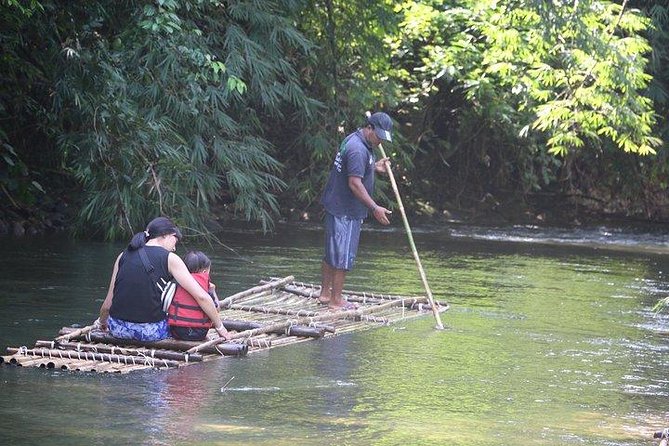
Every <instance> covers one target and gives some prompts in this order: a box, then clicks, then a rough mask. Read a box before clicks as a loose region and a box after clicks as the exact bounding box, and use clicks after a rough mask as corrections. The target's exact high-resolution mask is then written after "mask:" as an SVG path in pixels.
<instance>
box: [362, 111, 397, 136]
mask: <svg viewBox="0 0 669 446" xmlns="http://www.w3.org/2000/svg"><path fill="white" fill-rule="evenodd" d="M367 122H368V123H369V124H370V125H371V126H372V128H373V129H374V133H376V136H378V137H379V139H382V140H384V141H388V142H392V141H393V137H392V134H391V132H392V131H393V121H392V120H391V119H390V116H388V115H387V114H385V113H383V112H376V113H374V114H373V115H371V116H370V117H369V118H367Z"/></svg>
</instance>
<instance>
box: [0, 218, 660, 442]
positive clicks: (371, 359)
mask: <svg viewBox="0 0 669 446" xmlns="http://www.w3.org/2000/svg"><path fill="white" fill-rule="evenodd" d="M368 228H370V229H372V230H370V229H367V230H365V231H364V233H363V235H362V241H361V249H360V253H359V261H358V265H357V266H356V269H355V270H354V271H353V272H352V273H351V274H350V275H349V277H348V280H347V288H351V289H364V290H378V291H387V292H391V293H393V294H418V293H420V292H421V288H422V287H421V283H420V280H419V276H418V274H417V272H416V269H415V266H414V264H413V259H412V257H411V252H410V251H409V249H408V247H407V244H406V242H405V236H404V234H403V232H402V230H401V229H400V228H390V229H383V230H381V229H378V227H376V226H375V225H373V224H370V225H368ZM321 234H322V232H321V229H320V228H319V227H318V226H315V225H314V226H307V225H294V226H282V227H279V228H278V229H277V232H276V233H275V234H274V235H272V236H264V235H262V234H260V233H258V232H255V231H251V230H243V229H230V230H229V231H226V232H225V233H223V234H221V240H222V241H223V242H224V243H225V244H226V245H227V248H226V247H222V246H217V247H214V248H212V247H209V246H206V245H196V244H193V243H191V244H187V246H182V247H180V248H179V253H181V254H183V253H185V252H186V250H187V249H194V248H195V249H202V250H204V251H205V252H207V253H208V254H210V257H211V258H212V260H213V278H214V280H215V282H217V285H218V291H219V295H220V296H226V295H229V294H232V293H235V292H237V291H240V290H242V289H244V288H247V287H249V286H252V285H254V284H256V283H257V281H258V280H260V279H262V278H266V277H268V276H286V275H289V274H293V275H295V276H296V278H297V279H298V280H301V281H307V282H317V281H318V280H319V271H320V260H319V259H320V256H321ZM414 235H415V238H416V243H417V246H418V249H419V251H420V253H421V257H422V260H423V263H424V266H425V269H426V271H427V275H428V279H429V281H430V285H431V287H432V289H433V292H434V295H435V298H437V299H439V300H444V301H448V302H449V303H450V304H451V309H450V311H448V312H447V313H444V314H442V319H443V322H444V325H445V326H446V330H444V331H436V330H434V329H433V327H434V320H433V319H432V316H431V315H426V316H425V317H423V318H419V319H414V320H411V321H406V322H403V323H400V324H397V325H393V326H389V327H379V328H375V329H372V330H368V331H363V332H358V333H354V334H347V335H342V336H338V337H335V338H331V339H325V340H319V341H314V342H306V343H301V344H298V345H294V346H286V347H282V348H276V349H272V350H270V351H268V352H263V353H259V354H254V355H250V356H248V357H246V358H241V359H239V358H226V359H222V360H220V361H213V362H209V363H206V364H198V365H193V366H190V367H186V368H183V369H179V370H171V371H162V372H156V371H146V372H136V373H131V374H129V375H102V374H101V375H98V374H88V373H80V372H67V371H60V370H44V369H34V368H19V367H8V366H5V367H0V432H1V433H2V440H1V441H2V443H3V444H11V445H34V444H39V445H42V446H46V445H63V444H73V445H74V444H87V445H107V444H112V443H117V444H145V445H205V444H206V445H248V444H253V445H291V446H294V445H311V444H318V445H335V444H336V445H369V444H373V445H404V444H407V445H482V444H495V445H516V446H517V445H579V446H580V445H608V446H613V445H638V446H641V445H651V444H657V442H656V441H655V440H653V439H652V434H653V432H654V431H656V430H661V429H662V428H664V427H669V415H668V414H669V398H667V396H669V383H668V379H667V370H668V368H669V356H667V354H666V353H667V350H668V349H669V342H668V341H669V336H667V334H666V331H667V330H668V329H669V319H668V318H667V317H666V316H661V315H656V314H655V313H654V312H653V311H652V307H653V305H654V304H655V303H656V302H657V301H658V300H659V299H661V298H663V297H665V296H667V295H669V278H668V272H669V255H668V254H669V247H668V245H667V237H666V233H665V232H664V231H663V229H661V228H660V229H626V228H622V229H621V228H609V227H593V228H585V229H582V228H581V229H548V230H547V229H540V228H535V227H509V228H480V227H462V226H455V225H454V226H442V227H424V228H420V229H419V230H416V231H415V234H414ZM122 248H123V244H110V243H94V242H85V241H73V240H69V239H67V238H64V237H61V236H48V237H45V238H43V239H26V240H15V239H3V240H0V253H1V254H2V255H1V256H0V290H2V291H0V348H3V349H4V348H5V347H6V346H21V345H29V346H31V345H33V343H34V341H35V340H36V339H51V338H53V336H54V335H55V334H56V332H57V331H58V329H59V328H60V327H62V326H65V325H70V324H72V323H79V324H82V325H83V324H88V323H90V322H91V321H93V320H94V319H95V317H96V316H97V311H98V308H99V306H100V304H101V302H102V299H103V297H104V294H105V291H106V287H107V284H108V281H109V275H110V270H111V265H112V263H113V261H114V258H115V256H116V255H117V254H118V253H119V252H120V250H121V249H122ZM228 248H232V249H234V252H233V251H231V250H229V249H228Z"/></svg>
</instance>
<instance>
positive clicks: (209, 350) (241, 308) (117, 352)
mask: <svg viewBox="0 0 669 446" xmlns="http://www.w3.org/2000/svg"><path fill="white" fill-rule="evenodd" d="M319 294H320V286H319V285H315V284H308V283H304V282H296V281H295V280H294V277H293V276H287V277H284V278H271V279H270V280H261V281H260V283H259V285H257V286H255V287H252V288H249V289H247V290H244V291H241V292H239V293H236V294H233V295H231V296H229V297H226V298H225V299H223V300H222V303H223V304H224V305H222V307H221V308H222V313H221V317H222V318H223V323H224V325H225V326H226V328H227V329H228V330H229V331H230V332H231V334H232V339H231V340H228V341H224V340H223V339H222V338H218V335H217V334H216V333H215V331H214V330H210V331H209V334H208V335H207V340H206V341H204V342H195V341H181V340H176V339H172V338H168V339H165V340H162V341H156V342H142V341H133V340H123V339H117V338H114V337H113V336H111V335H110V334H109V333H107V332H104V331H101V330H99V329H96V328H95V327H93V326H92V325H89V326H85V327H78V328H74V327H63V328H62V329H61V330H60V331H59V333H58V334H57V336H56V337H54V339H53V340H50V341H47V340H37V341H35V345H34V347H30V348H29V347H26V346H22V347H8V348H7V352H8V354H7V355H5V356H0V365H16V366H23V367H40V368H45V369H60V370H70V371H81V372H95V373H129V372H132V371H137V370H147V369H158V370H166V369H174V368H179V367H184V366H188V365H191V364H193V363H199V362H206V361H211V360H215V359H219V358H221V357H225V356H236V357H239V356H245V355H247V354H253V353H256V352H260V351H265V350H268V349H271V348H275V347H280V346H285V345H292V344H296V343H300V342H305V341H309V340H314V339H321V338H327V337H332V336H336V335H339V334H344V333H350V332H355V331H361V330H365V329H370V328H373V327H378V326H384V325H390V324H393V323H396V322H399V321H404V320H408V319H412V318H415V317H420V316H425V315H428V314H430V313H429V312H430V311H432V308H431V306H430V305H429V304H428V300H427V299H426V297H424V296H399V295H391V294H386V293H378V292H360V291H346V292H345V293H344V298H345V299H346V300H348V301H349V302H355V303H356V304H357V306H358V307H357V308H356V309H354V310H338V311H335V310H330V309H329V308H328V307H327V306H324V305H322V304H320V303H319V301H318V296H319ZM436 304H437V306H438V308H439V311H440V312H444V311H447V310H448V309H449V308H450V307H449V305H448V304H447V303H444V302H436Z"/></svg>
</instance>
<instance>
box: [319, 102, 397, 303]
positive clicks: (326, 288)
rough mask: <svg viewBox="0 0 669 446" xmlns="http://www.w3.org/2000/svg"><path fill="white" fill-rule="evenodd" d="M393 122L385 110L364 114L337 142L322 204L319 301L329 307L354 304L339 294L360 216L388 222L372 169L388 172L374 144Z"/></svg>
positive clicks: (386, 138) (383, 137)
mask: <svg viewBox="0 0 669 446" xmlns="http://www.w3.org/2000/svg"><path fill="white" fill-rule="evenodd" d="M392 128H393V123H392V121H391V119H390V116H388V115H387V114H385V113H382V112H377V113H374V114H373V115H371V116H370V117H369V118H367V123H366V125H365V126H364V127H362V128H359V129H358V130H356V131H355V132H353V133H351V134H350V135H348V136H347V137H346V138H344V140H343V141H342V143H341V145H340V146H339V151H338V152H337V155H336V156H335V159H334V163H333V165H332V170H330V176H329V178H328V182H327V184H326V185H325V191H324V192H323V196H322V198H321V204H322V205H323V206H324V207H325V256H324V257H323V264H322V281H321V294H320V297H319V301H320V302H321V303H322V304H325V305H328V306H329V307H330V308H331V309H333V310H351V309H355V308H356V306H355V305H354V304H353V303H350V302H346V301H345V300H343V298H342V296H341V292H342V289H343V288H344V280H345V279H346V272H347V271H349V270H350V269H351V268H353V263H354V262H355V256H356V253H357V251H358V241H359V240H360V228H361V227H362V221H363V220H364V219H365V218H366V217H367V212H368V210H369V212H371V213H372V215H373V216H374V218H376V220H377V221H378V222H379V223H381V224H382V225H387V224H390V221H388V216H387V214H390V213H391V212H390V211H389V210H388V209H386V208H384V207H382V206H379V205H377V204H376V202H375V201H374V199H372V196H371V195H372V192H373V191H374V174H375V172H383V173H386V168H385V163H386V161H387V160H388V158H383V159H381V160H378V161H376V157H375V156H374V149H375V148H376V147H378V146H379V144H381V141H382V140H383V141H388V142H391V141H392V136H391V133H390V132H391V131H392Z"/></svg>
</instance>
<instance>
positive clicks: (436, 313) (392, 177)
mask: <svg viewBox="0 0 669 446" xmlns="http://www.w3.org/2000/svg"><path fill="white" fill-rule="evenodd" d="M370 116H371V113H370V112H367V117H368V118H369V117H370ZM379 151H380V152H381V158H386V151H385V150H383V145H382V144H379ZM385 164H386V171H387V172H388V177H389V178H390V184H391V185H392V186H393V191H394V192H395V198H396V199H397V205H398V207H399V208H400V214H402V221H403V222H404V229H405V230H406V233H407V238H408V239H409V245H410V246H411V252H412V253H413V258H414V260H415V261H416V266H417V267H418V273H419V274H420V279H421V281H422V282H423V286H424V287H425V292H426V293H427V299H428V302H429V303H430V306H431V307H432V313H433V314H434V318H435V320H436V321H437V325H436V327H435V328H436V329H437V330H443V329H444V324H442V323H441V316H440V315H439V310H438V309H437V305H436V304H435V303H434V298H433V297H432V290H431V289H430V284H428V283H427V277H426V276H425V270H424V269H423V264H422V263H421V261H420V256H419V255H418V250H417V249H416V244H415V243H414V241H413V234H412V232H411V226H409V220H408V219H407V214H406V212H405V211H404V204H402V197H401V196H400V191H399V189H398V188H397V182H396V181H395V175H393V171H392V169H391V168H390V161H386V163H385Z"/></svg>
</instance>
